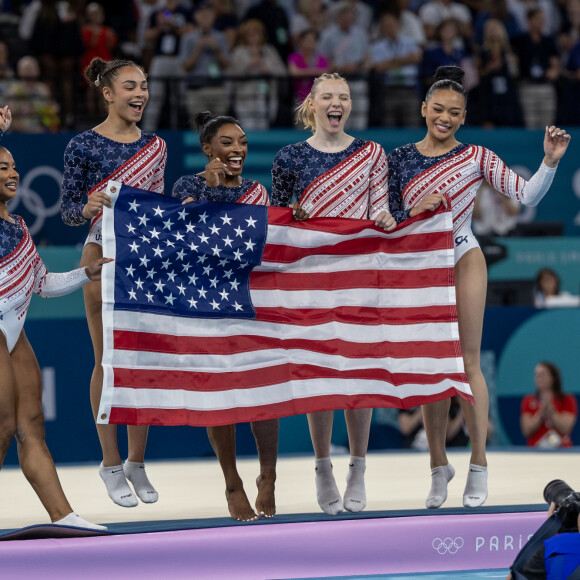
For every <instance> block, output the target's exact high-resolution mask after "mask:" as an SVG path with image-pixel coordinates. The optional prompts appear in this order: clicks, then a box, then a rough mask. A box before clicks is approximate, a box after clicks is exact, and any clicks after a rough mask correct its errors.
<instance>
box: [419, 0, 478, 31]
mask: <svg viewBox="0 0 580 580" xmlns="http://www.w3.org/2000/svg"><path fill="white" fill-rule="evenodd" d="M419 18H420V19H421V22H423V26H424V28H425V34H426V35H427V39H428V40H433V39H435V33H436V30H437V26H439V24H441V22H443V20H448V19H449V18H454V19H455V20H457V22H458V23H459V27H460V30H461V36H462V37H463V38H465V39H471V34H472V27H471V12H470V11H469V8H467V6H465V4H464V3H459V2H453V1H452V0H430V1H429V2H427V3H426V4H423V6H421V8H420V10H419Z"/></svg>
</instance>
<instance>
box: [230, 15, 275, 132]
mask: <svg viewBox="0 0 580 580" xmlns="http://www.w3.org/2000/svg"><path fill="white" fill-rule="evenodd" d="M238 39H239V40H238V45H237V46H236V47H235V48H234V50H233V52H232V55H231V64H230V75H232V76H233V77H234V78H235V77H238V78H237V80H236V82H234V83H233V85H232V92H233V102H234V113H235V117H236V118H237V119H238V120H239V121H240V123H241V125H242V126H243V127H244V128H245V129H246V130H252V129H268V127H270V124H271V123H272V122H273V121H275V119H276V114H277V112H278V81H277V80H276V79H273V80H270V79H265V78H257V79H255V80H248V81H246V80H243V81H242V80H241V79H240V77H245V78H248V77H252V76H266V77H284V76H285V75H286V65H285V64H284V63H283V62H282V59H281V58H280V55H279V54H278V51H277V50H276V49H275V48H274V47H273V46H272V45H271V44H267V43H266V30H265V29H264V25H263V24H262V23H261V22H260V21H259V20H246V21H245V22H243V23H242V25H241V26H240V30H239V34H238Z"/></svg>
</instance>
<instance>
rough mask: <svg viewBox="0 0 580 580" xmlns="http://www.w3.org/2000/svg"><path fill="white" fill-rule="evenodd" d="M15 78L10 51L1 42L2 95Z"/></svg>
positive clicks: (0, 85)
mask: <svg viewBox="0 0 580 580" xmlns="http://www.w3.org/2000/svg"><path fill="white" fill-rule="evenodd" d="M13 78H14V69H13V68H12V64H11V63H10V49H9V48H8V45H7V44H6V43H5V42H4V41H2V40H0V95H3V94H4V93H5V92H6V90H7V89H8V87H9V86H10V82H11V81H12V79H13Z"/></svg>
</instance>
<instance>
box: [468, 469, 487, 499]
mask: <svg viewBox="0 0 580 580" xmlns="http://www.w3.org/2000/svg"><path fill="white" fill-rule="evenodd" d="M486 499H487V467H482V466H481V465H473V464H472V463H470V464H469V473H468V474H467V483H466V484H465V491H464V492H463V505H464V506H465V507H471V508H474V507H479V506H480V505H483V503H484V502H485V500H486Z"/></svg>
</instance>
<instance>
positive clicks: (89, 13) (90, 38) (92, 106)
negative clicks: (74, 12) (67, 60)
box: [81, 2, 117, 122]
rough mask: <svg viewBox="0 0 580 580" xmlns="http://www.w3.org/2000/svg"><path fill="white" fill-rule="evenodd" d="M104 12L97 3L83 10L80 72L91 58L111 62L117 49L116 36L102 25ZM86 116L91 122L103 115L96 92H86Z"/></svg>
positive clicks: (102, 107)
mask: <svg viewBox="0 0 580 580" xmlns="http://www.w3.org/2000/svg"><path fill="white" fill-rule="evenodd" d="M104 22H105V12H104V10H103V7H102V6H101V5H100V4H98V3H97V2H91V3H90V4H88V5H87V7H86V9H85V24H84V26H83V27H82V30H81V34H82V38H83V44H84V47H85V52H84V54H83V58H82V59H81V70H82V71H83V72H84V70H85V69H86V68H87V67H88V66H89V63H90V62H91V60H93V58H96V57H99V58H102V59H103V60H107V61H109V60H113V52H114V50H115V48H116V47H117V35H116V33H115V31H114V30H113V29H112V28H110V27H109V26H105V25H104ZM86 97H87V99H86V101H87V114H88V116H89V120H90V121H91V122H93V121H95V120H96V116H97V114H98V116H99V118H100V117H103V116H106V115H105V103H104V99H102V98H101V97H100V95H97V93H96V91H92V90H87V92H86Z"/></svg>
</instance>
